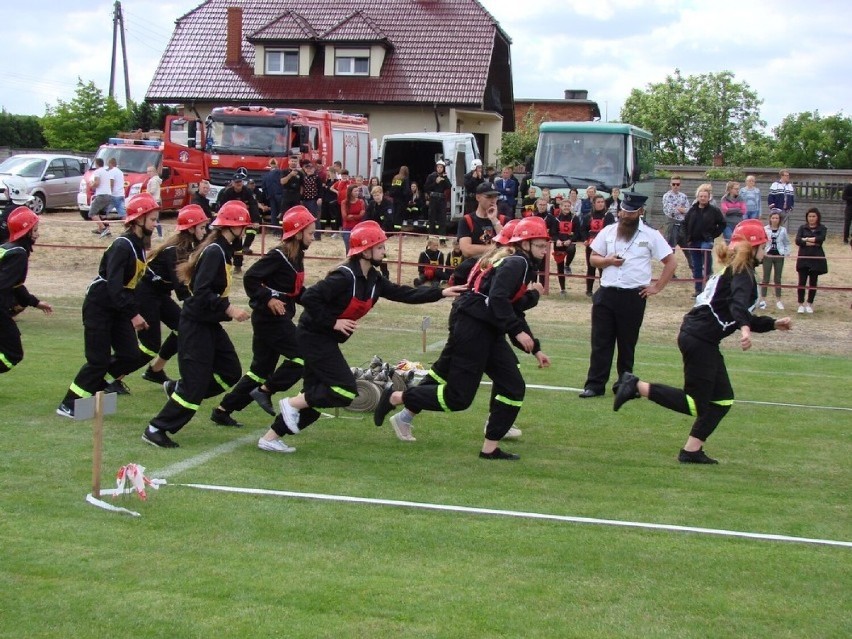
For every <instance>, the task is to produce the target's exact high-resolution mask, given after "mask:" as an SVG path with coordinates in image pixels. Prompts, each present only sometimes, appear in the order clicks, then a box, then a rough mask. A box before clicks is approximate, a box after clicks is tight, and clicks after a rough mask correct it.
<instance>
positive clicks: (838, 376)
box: [0, 298, 852, 638]
mask: <svg viewBox="0 0 852 639" xmlns="http://www.w3.org/2000/svg"><path fill="white" fill-rule="evenodd" d="M51 301H52V302H57V301H56V300H51ZM75 303H77V304H78V305H79V301H76V302H75V300H73V299H70V298H69V299H68V300H59V301H58V303H57V305H58V306H63V305H64V306H65V307H69V308H70V307H73V305H74V304H75ZM425 308H428V311H426V312H425V313H423V312H421V311H423V310H424V309H425ZM445 313H446V306H445V305H443V306H442V305H433V306H430V307H422V308H421V309H411V308H410V307H403V306H397V305H393V304H389V303H385V302H383V303H382V305H380V306H379V307H378V308H377V309H376V310H375V311H374V312H373V313H371V314H370V315H369V316H368V318H367V319H366V321H364V327H363V328H362V329H361V330H360V331H359V332H358V333H356V335H355V336H354V337H353V338H352V340H350V342H349V343H348V344H347V345H346V346H345V351H346V353H347V356H348V357H349V359H350V363H351V364H352V365H353V366H355V365H361V364H363V363H365V362H367V361H368V360H369V359H370V357H371V356H372V355H374V354H378V355H380V356H382V357H384V358H385V359H387V360H396V359H402V358H409V359H419V360H421V361H423V362H428V361H430V360H431V358H434V356H435V355H436V352H437V351H430V352H428V353H427V354H423V353H422V352H421V335H420V331H419V326H420V319H421V317H422V315H424V314H429V315H431V316H432V320H433V321H432V326H433V328H432V329H430V331H429V335H428V339H427V341H428V342H429V343H430V344H432V343H435V342H437V341H439V340H440V339H441V338H442V336H443V326H444V325H445V320H444V317H445ZM78 317H79V315H78V313H76V312H72V311H68V310H66V311H63V312H58V313H57V314H56V315H55V316H54V317H51V318H46V317H43V316H41V314H36V313H35V312H33V311H27V313H26V314H25V315H24V316H23V317H22V319H21V324H20V325H21V329H22V331H23V333H24V342H25V348H26V351H27V359H25V360H24V362H23V363H22V364H21V365H20V366H19V367H18V368H17V369H16V370H14V371H13V372H12V373H10V374H7V375H4V376H2V377H0V406H1V407H2V418H0V421H2V427H0V450H2V451H3V454H2V456H0V488H2V490H0V540H2V542H0V543H2V550H0V587H1V588H2V592H3V596H2V598H0V637H28V638H29V637H112V636H116V635H118V634H124V633H133V634H134V636H136V637H146V638H147V637H234V638H238V637H239V638H243V637H465V638H467V637H583V638H585V637H738V638H740V637H791V638H792V637H796V638H798V637H847V636H850V634H852V613H850V610H852V605H850V603H852V602H850V594H849V593H850V591H852V578H850V577H852V574H850V573H852V548H848V547H828V546H819V545H809V544H802V543H787V542H772V541H760V540H751V539H738V538H722V537H714V536H709V535H702V534H696V533H676V532H667V531H652V530H641V529H628V528H618V527H611V526H602V525H591V524H578V523H567V522H556V521H541V520H530V519H521V518H509V517H499V516H489V515H484V514H470V513H453V512H436V511H427V510H419V509H410V508H398V507H390V506H380V505H365V504H348V503H340V502H332V501H317V500H306V499H295V498H286V497H279V496H259V495H244V494H230V493H221V492H209V491H202V490H198V489H193V488H189V487H186V486H183V485H182V484H188V483H208V484H216V485H223V486H236V487H247V488H264V489H270V490H280V491H295V492H304V493H321V494H333V495H349V496H356V497H369V498H377V499H388V500H407V501H415V502H426V503H436V504H451V505H459V506H469V507H476V508H493V509H505V510H513V511H525V512H536V513H549V514H554V515H570V516H580V517H594V518H602V519H616V520H624V521H634V522H651V523H661V524H675V525H683V526H696V527H707V528H719V529H729V530H737V531H751V532H759V533H771V534H781V535H791V536H798V537H811V538H821V539H831V540H841V541H852V521H850V513H849V506H850V494H851V493H852V491H850V487H852V482H850V475H852V473H850V466H849V458H850V452H852V451H850V448H852V446H850V433H852V411H850V410H849V409H852V402H850V400H849V393H848V390H849V381H850V379H852V365H851V364H850V363H849V361H848V358H843V357H836V356H832V355H821V356H817V357H813V356H811V357H808V358H805V357H803V356H802V354H801V353H790V354H778V353H765V352H763V353H761V352H760V350H759V345H760V340H761V339H764V337H762V336H758V337H757V338H756V343H757V347H756V348H755V350H754V352H749V353H741V352H739V351H738V350H736V349H733V348H731V349H726V351H725V353H726V358H727V360H728V363H729V368H730V371H731V375H732V379H733V382H734V387H735V389H736V392H737V396H738V399H741V400H754V401H761V402H778V403H786V404H799V405H802V407H796V406H778V405H763V404H753V403H749V402H748V401H744V402H742V403H739V404H737V405H735V406H734V408H733V410H732V411H731V413H730V414H729V416H728V418H727V419H726V420H725V421H724V422H723V423H722V425H721V426H720V428H719V430H718V431H717V433H716V434H714V436H713V438H712V439H711V440H710V442H709V443H708V446H707V449H708V452H709V453H710V454H711V455H712V456H714V457H718V458H719V459H720V460H721V463H720V465H718V466H715V467H690V466H682V465H679V464H678V463H677V461H676V459H675V457H676V454H677V451H678V449H679V448H680V446H681V445H682V443H683V441H684V440H685V438H686V435H687V433H688V430H689V419H688V418H687V417H685V416H682V415H678V414H675V413H671V412H668V411H665V410H664V409H662V408H660V407H658V406H656V405H653V404H651V403H650V402H646V401H636V402H631V403H630V404H628V405H626V406H625V407H624V408H623V409H622V410H621V411H620V412H619V413H613V412H612V410H611V396H610V397H608V398H606V399H592V400H580V399H578V398H577V397H576V393H575V392H568V391H556V390H538V389H534V388H530V389H529V390H528V392H527V398H526V400H525V404H524V407H523V410H522V412H521V415H520V417H519V420H518V425H519V426H520V427H522V428H523V429H524V436H523V438H522V440H520V441H518V442H511V443H507V444H506V445H505V447H506V448H507V449H509V450H512V451H513V452H518V453H520V454H521V456H522V459H521V461H520V462H516V463H501V462H486V461H482V460H479V459H478V458H477V455H476V453H477V451H478V449H479V445H480V443H481V439H482V428H483V423H484V419H485V411H486V407H487V396H488V389H487V388H483V389H482V390H481V392H480V394H479V397H478V398H477V400H476V402H475V404H474V406H473V407H472V408H471V409H470V410H469V411H467V412H465V413H461V414H454V415H444V414H437V413H436V414H428V415H427V414H424V415H421V416H420V417H419V418H418V421H417V425H416V428H415V434H416V435H417V438H418V441H417V443H414V444H407V443H402V442H399V441H397V439H396V438H395V437H394V435H393V432H392V430H391V429H390V428H389V427H388V426H385V427H383V428H378V429H377V428H375V427H374V426H373V425H372V419H371V416H370V415H368V414H362V413H351V412H347V411H342V412H341V417H348V418H354V419H324V420H321V421H320V422H318V423H317V424H316V425H315V426H313V427H312V428H310V429H309V430H308V431H306V432H305V433H303V434H301V435H299V436H298V437H295V438H292V439H291V440H288V441H289V442H290V443H292V444H293V445H295V446H296V447H297V448H298V451H297V452H296V453H295V454H292V455H274V454H270V453H263V452H261V451H258V450H257V448H256V446H255V444H254V440H255V439H256V438H257V437H258V436H259V435H260V434H261V433H262V432H264V430H265V428H266V427H267V426H268V422H269V419H268V417H267V416H266V415H265V414H264V413H262V412H261V411H260V410H259V409H258V408H257V407H255V406H250V407H249V408H247V409H246V410H245V411H243V413H242V414H240V418H241V419H242V420H243V421H244V422H245V423H246V428H244V429H243V430H241V431H236V430H233V429H225V428H221V427H217V426H214V425H213V424H212V423H211V422H210V421H209V420H208V416H209V411H210V409H211V408H212V407H213V403H212V402H209V401H208V402H205V404H204V405H203V407H202V409H201V411H200V412H199V415H198V417H197V418H196V419H195V420H193V421H192V422H191V423H190V424H189V425H188V426H187V427H186V428H185V429H184V430H183V431H182V432H181V433H180V434H179V435H178V436H177V437H176V439H177V441H179V442H180V444H181V448H179V449H176V450H160V449H154V448H151V447H149V446H146V445H145V444H143V443H142V442H141V441H140V435H141V433H142V429H143V428H144V426H145V424H146V423H147V419H148V418H149V417H151V416H152V415H153V414H154V413H155V412H156V411H157V410H159V408H160V406H161V405H162V403H163V401H164V396H163V393H162V389H160V388H159V387H157V386H155V385H154V384H150V383H148V382H144V381H142V380H141V379H140V378H139V376H138V375H134V376H132V377H131V378H129V379H128V383H129V385H130V387H131V390H132V392H133V394H132V395H131V396H129V397H122V398H120V399H119V409H118V413H117V414H116V415H113V416H110V417H108V418H107V421H106V435H105V442H104V464H103V468H104V474H105V482H104V485H105V486H107V485H110V482H111V477H112V475H113V473H114V472H115V471H116V470H117V469H118V468H119V467H120V466H121V465H123V464H126V463H129V462H137V463H140V464H142V465H144V466H146V467H147V468H148V472H147V474H148V475H149V476H159V475H158V471H167V472H168V473H169V477H168V481H169V485H167V486H165V487H163V488H162V489H160V490H159V491H156V492H153V491H152V495H151V497H150V498H149V500H148V501H147V502H141V501H140V500H139V499H138V498H136V497H135V496H132V497H126V498H122V499H119V500H116V503H117V504H119V505H123V506H126V507H128V508H131V509H133V510H137V511H139V512H140V513H142V517H138V518H133V517H128V516H124V515H118V514H111V513H108V512H106V511H103V510H101V509H97V508H94V507H92V506H91V505H88V504H87V503H86V502H85V495H86V493H87V492H88V491H89V487H90V481H91V451H92V444H91V423H88V422H82V423H77V422H70V421H68V420H64V419H61V418H59V417H57V416H56V415H54V413H53V411H54V409H55V408H56V405H57V404H58V402H59V400H60V399H61V397H62V395H63V393H64V390H65V388H67V385H68V383H69V382H70V381H71V379H72V377H73V375H74V373H75V372H76V370H77V368H78V367H79V366H80V364H81V363H82V343H81V337H82V331H81V329H80V326H79V319H78ZM530 320H531V323H532V324H533V326H534V327H535V328H536V330H537V333H538V334H539V335H540V336H542V337H543V338H544V340H545V345H546V351H547V353H548V354H549V355H550V356H551V358H552V360H553V366H552V368H550V369H544V370H539V369H537V368H535V366H534V360H533V359H532V358H531V357H523V358H522V366H523V372H524V375H525V377H526V378H527V381H528V383H529V384H531V385H534V384H539V385H547V386H557V387H578V386H582V382H583V378H584V375H585V372H586V367H587V366H588V339H587V337H588V332H587V328H586V329H584V328H577V327H568V326H565V325H558V324H552V325H542V324H541V323H537V322H536V318H535V311H533V312H532V313H531V314H530ZM229 331H230V332H231V334H232V335H233V337H234V340H235V342H236V343H237V346H238V350H239V352H240V353H241V355H242V356H243V365H244V367H245V366H247V365H248V360H249V355H248V353H249V338H250V327H249V326H248V325H247V323H246V324H243V325H234V326H230V327H229ZM638 360H639V361H637V373H638V374H640V375H641V376H642V377H643V378H648V379H651V380H655V381H661V382H666V383H672V384H679V383H680V381H681V369H680V358H679V354H678V352H677V349H676V347H675V345H674V343H673V341H672V339H671V335H670V334H667V335H643V337H642V341H641V345H640V349H639V352H638ZM169 371H170V372H173V373H174V372H176V366H175V365H174V364H170V366H169ZM832 406H834V407H841V408H845V409H846V410H829V409H828V408H814V407H832ZM239 438H249V440H248V441H247V442H246V443H245V444H244V445H240V446H236V447H234V449H233V450H232V451H231V452H225V453H222V454H218V455H211V456H210V458H209V459H208V460H207V461H205V462H203V463H198V465H194V466H191V467H190V468H188V469H187V470H185V471H183V472H174V465H175V464H177V463H179V462H183V461H187V460H192V459H193V458H196V457H197V456H199V455H202V454H204V453H207V452H209V451H211V450H213V449H215V448H216V447H217V446H219V445H222V444H227V443H229V442H232V441H234V440H235V439H239ZM169 469H172V470H169ZM107 499H108V498H107Z"/></svg>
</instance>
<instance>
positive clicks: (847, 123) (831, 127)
mask: <svg viewBox="0 0 852 639" xmlns="http://www.w3.org/2000/svg"><path fill="white" fill-rule="evenodd" d="M772 132H773V133H774V135H775V138H776V144H775V159H776V160H777V162H776V163H777V165H779V166H795V167H798V168H808V169H850V168H852V118H848V117H844V116H843V114H842V113H841V114H838V115H830V116H828V117H825V118H823V117H821V116H820V114H819V111H813V112H805V113H798V114H791V115H788V116H787V117H785V118H784V119H783V120H782V121H781V124H779V125H778V126H777V127H775V128H774V129H773V130H772Z"/></svg>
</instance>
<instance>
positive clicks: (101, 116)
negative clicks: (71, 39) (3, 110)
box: [42, 78, 130, 152]
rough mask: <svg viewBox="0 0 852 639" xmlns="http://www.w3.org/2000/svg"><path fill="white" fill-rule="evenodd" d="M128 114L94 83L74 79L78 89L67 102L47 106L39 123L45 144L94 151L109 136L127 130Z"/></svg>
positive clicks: (59, 101) (58, 101)
mask: <svg viewBox="0 0 852 639" xmlns="http://www.w3.org/2000/svg"><path fill="white" fill-rule="evenodd" d="M128 124H130V114H129V112H128V110H127V109H123V108H122V107H121V106H119V104H118V103H117V102H116V101H115V98H113V97H112V96H109V97H107V98H104V95H103V92H102V91H101V90H100V89H98V88H97V87H96V86H95V83H94V82H88V83H86V84H84V83H83V81H82V80H81V79H80V78H77V90H76V91H75V92H74V99H73V100H71V101H70V102H63V101H62V100H57V101H56V106H54V107H51V106H50V105H46V110H45V114H44V117H43V118H42V125H43V127H44V135H45V137H46V138H47V142H48V145H49V146H51V147H54V148H63V149H76V150H78V151H84V152H93V151H94V150H95V149H97V148H98V146H99V145H100V144H102V143H103V142H104V140H106V139H107V138H108V137H110V136H114V135H115V134H116V133H117V132H118V131H121V130H123V129H126V128H127V126H128Z"/></svg>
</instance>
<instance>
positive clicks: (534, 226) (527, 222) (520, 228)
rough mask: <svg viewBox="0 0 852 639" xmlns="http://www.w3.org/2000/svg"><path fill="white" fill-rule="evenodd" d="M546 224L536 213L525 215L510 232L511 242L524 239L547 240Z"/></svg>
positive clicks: (548, 236) (548, 235)
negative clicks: (529, 215) (511, 232)
mask: <svg viewBox="0 0 852 639" xmlns="http://www.w3.org/2000/svg"><path fill="white" fill-rule="evenodd" d="M549 239H550V234H549V233H548V232H547V224H545V223H544V220H543V219H542V218H540V217H538V216H537V215H533V216H531V217H525V218H524V219H522V220H518V224H517V226H515V232H514V233H513V234H512V239H511V242H513V243H514V242H523V241H524V240H549Z"/></svg>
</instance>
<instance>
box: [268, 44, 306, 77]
mask: <svg viewBox="0 0 852 639" xmlns="http://www.w3.org/2000/svg"><path fill="white" fill-rule="evenodd" d="M288 55H292V56H293V57H295V60H296V66H295V69H294V70H292V71H288V70H287V69H286V68H284V63H285V61H286V59H287V57H288ZM272 56H276V57H277V58H278V61H279V62H280V64H281V67H280V69H272V68H271V65H270V61H271V60H270V58H271V57H272ZM263 66H264V73H265V74H266V75H299V50H298V49H267V50H266V52H265V56H264V65H263Z"/></svg>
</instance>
